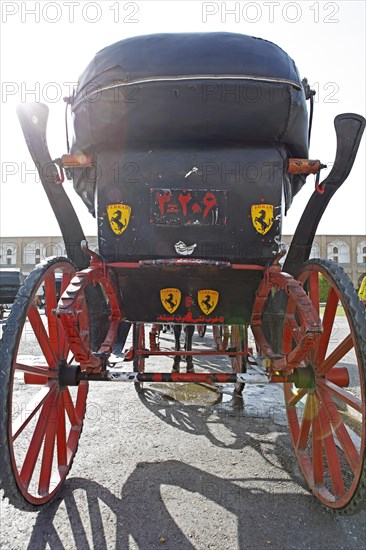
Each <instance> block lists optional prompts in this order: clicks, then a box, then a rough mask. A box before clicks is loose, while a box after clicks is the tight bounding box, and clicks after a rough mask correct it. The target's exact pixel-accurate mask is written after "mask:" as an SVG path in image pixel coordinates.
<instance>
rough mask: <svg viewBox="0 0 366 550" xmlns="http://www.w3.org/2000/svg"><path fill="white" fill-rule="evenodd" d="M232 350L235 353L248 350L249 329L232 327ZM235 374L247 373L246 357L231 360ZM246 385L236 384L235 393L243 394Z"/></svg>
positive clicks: (237, 326) (241, 356)
mask: <svg viewBox="0 0 366 550" xmlns="http://www.w3.org/2000/svg"><path fill="white" fill-rule="evenodd" d="M230 348H231V349H232V350H233V351H245V350H247V349H248V328H247V327H246V326H243V325H231V329H230ZM231 366H232V369H233V372H246V370H247V369H246V359H245V356H243V355H239V356H237V357H232V358H231ZM244 386H245V384H244V383H243V382H236V383H235V393H237V394H239V395H240V394H242V393H243V390H244Z"/></svg>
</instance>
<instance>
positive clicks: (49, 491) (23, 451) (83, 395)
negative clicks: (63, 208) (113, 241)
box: [7, 261, 88, 505]
mask: <svg viewBox="0 0 366 550" xmlns="http://www.w3.org/2000/svg"><path fill="white" fill-rule="evenodd" d="M74 273H75V269H74V267H73V266H72V264H71V263H69V262H67V261H58V262H55V263H52V264H51V265H50V266H48V267H42V268H40V269H39V275H38V278H37V279H36V284H35V285H34V287H33V290H32V292H31V293H30V296H29V298H28V302H27V303H26V304H25V305H24V307H23V309H24V311H23V312H21V314H20V315H19V316H18V319H16V318H15V317H16V313H17V312H16V308H15V310H14V315H12V314H13V312H12V313H11V315H12V318H10V317H9V325H10V326H14V324H15V323H16V322H17V323H18V335H17V338H16V340H15V342H14V347H13V350H12V361H11V367H10V368H11V370H10V376H9V394H8V395H9V401H8V403H9V408H8V418H7V424H8V444H9V455H10V456H9V457H10V463H11V468H12V472H13V476H14V479H15V482H16V485H17V487H18V490H19V491H20V493H21V494H22V495H23V497H24V498H25V500H26V501H27V502H29V503H31V504H33V505H41V504H45V503H46V502H48V501H49V500H51V499H52V497H53V496H54V495H55V493H56V492H57V491H58V489H59V488H60V486H61V484H62V483H63V481H64V479H65V477H66V475H67V473H68V471H69V470H70V467H71V465H72V461H73V458H74V456H75V453H76V450H77V446H78V441H79V437H80V434H81V430H82V423H83V418H84V414H85V408H86V399H87V393H88V384H87V382H81V383H80V384H79V386H78V387H72V388H71V387H62V386H60V384H59V381H58V372H59V366H60V364H61V363H62V360H63V362H64V363H65V365H66V366H67V365H70V364H71V362H72V360H73V356H72V354H71V352H70V348H69V345H68V341H67V338H66V333H65V330H64V328H63V325H62V323H61V320H60V319H59V318H57V316H56V315H55V313H54V311H55V308H56V304H57V296H56V294H57V288H58V286H57V285H56V274H57V281H60V282H61V292H63V291H64V290H65V288H66V287H67V285H68V284H69V282H70V280H71V278H72V276H73V275H74ZM32 275H33V274H32ZM33 278H34V277H33ZM58 284H59V283H58ZM42 287H43V288H44V294H45V300H46V303H45V308H44V311H43V312H42V311H40V310H39V309H38V308H37V305H36V297H37V292H38V291H39V289H41V288H42ZM23 303H24V302H23ZM20 307H22V306H20ZM85 321H86V322H87V320H85ZM83 328H84V329H85V330H84V332H85V333H86V332H87V327H83ZM86 337H87V336H86ZM29 346H31V351H32V354H31V355H28V354H27V352H28V349H29ZM24 352H26V353H24ZM34 356H35V357H36V358H34ZM32 357H33V359H32Z"/></svg>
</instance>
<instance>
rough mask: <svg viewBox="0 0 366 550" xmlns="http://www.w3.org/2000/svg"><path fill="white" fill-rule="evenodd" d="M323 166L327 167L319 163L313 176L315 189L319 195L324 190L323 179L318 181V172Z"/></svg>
mask: <svg viewBox="0 0 366 550" xmlns="http://www.w3.org/2000/svg"><path fill="white" fill-rule="evenodd" d="M323 168H327V165H326V164H321V165H320V167H319V170H318V171H317V173H316V176H315V190H316V191H317V192H318V193H319V195H322V194H323V193H324V191H325V180H324V181H322V182H321V183H320V182H319V180H320V172H321V170H322V169H323Z"/></svg>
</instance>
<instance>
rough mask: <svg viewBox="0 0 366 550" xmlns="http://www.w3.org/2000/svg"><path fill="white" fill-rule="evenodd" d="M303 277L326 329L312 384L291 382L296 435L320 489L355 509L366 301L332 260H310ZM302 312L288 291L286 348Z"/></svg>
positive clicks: (360, 484) (304, 465) (302, 460)
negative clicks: (323, 293)
mask: <svg viewBox="0 0 366 550" xmlns="http://www.w3.org/2000/svg"><path fill="white" fill-rule="evenodd" d="M299 280H300V281H301V282H302V283H303V286H304V289H305V290H306V291H307V293H308V294H309V296H310V298H311V301H312V303H313V305H314V307H315V309H316V310H317V311H318V312H319V313H320V317H321V319H322V324H323V333H322V335H321V338H320V340H319V344H318V346H317V348H316V349H315V350H312V351H310V352H309V356H308V357H307V365H306V366H307V367H308V369H307V371H308V373H309V381H310V384H308V385H309V387H306V388H304V387H300V388H296V387H295V386H294V385H293V384H285V385H284V390H285V401H286V408H287V415H288V422H289V429H290V433H291V437H292V442H293V445H294V449H295V453H296V456H297V459H298V462H299V465H300V468H301V470H302V473H303V475H304V477H305V478H306V481H307V483H308V484H309V486H310V488H311V490H312V492H313V493H314V495H315V496H316V497H317V498H318V499H319V500H320V501H321V502H322V503H323V504H324V505H325V506H327V507H328V508H331V509H333V510H335V511H338V512H342V513H354V512H355V511H357V510H359V509H360V508H362V507H363V506H364V505H365V495H366V459H365V448H366V428H365V425H366V404H365V402H366V395H365V369H366V318H365V308H364V307H363V305H362V304H361V302H360V301H359V299H358V297H357V294H356V292H355V290H354V288H353V286H352V283H351V282H350V280H349V278H348V277H347V275H346V274H345V273H344V271H343V270H342V269H341V268H339V267H338V266H337V265H336V264H333V262H330V261H325V260H310V261H309V262H307V264H305V266H304V268H303V270H302V272H301V274H300V276H299ZM321 285H326V286H327V287H328V292H327V299H326V303H325V307H324V309H323V308H320V307H319V295H320V286H321ZM298 319H299V317H298V315H297V307H296V303H295V302H294V301H293V300H291V299H289V302H288V305H287V310H286V314H285V324H284V333H283V351H284V352H285V353H289V351H291V349H292V348H293V347H294V345H295V342H296V339H297V338H298V336H297V335H298V334H299V329H300V327H299V321H298ZM340 367H342V369H340ZM339 373H340V375H339ZM338 375H339V376H338Z"/></svg>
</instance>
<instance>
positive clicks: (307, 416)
mask: <svg viewBox="0 0 366 550" xmlns="http://www.w3.org/2000/svg"><path fill="white" fill-rule="evenodd" d="M312 414H313V407H312V394H310V393H309V394H308V397H307V400H306V403H305V407H304V412H303V415H302V419H301V426H300V431H299V434H298V439H297V445H296V446H297V449H298V450H300V451H304V450H305V449H306V446H307V442H308V439H309V433H310V428H311V424H312V421H313V418H312Z"/></svg>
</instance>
